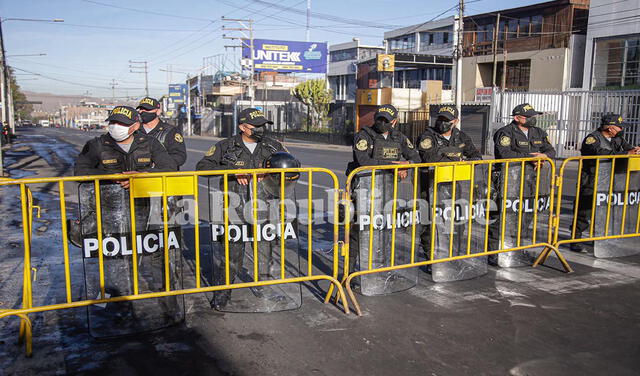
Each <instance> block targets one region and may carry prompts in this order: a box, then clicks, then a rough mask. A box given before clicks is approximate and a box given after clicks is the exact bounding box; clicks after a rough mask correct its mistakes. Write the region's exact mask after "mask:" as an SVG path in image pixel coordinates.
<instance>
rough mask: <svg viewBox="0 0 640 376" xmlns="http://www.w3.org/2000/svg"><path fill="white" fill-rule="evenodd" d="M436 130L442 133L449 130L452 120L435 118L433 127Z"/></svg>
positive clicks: (451, 126)
mask: <svg viewBox="0 0 640 376" xmlns="http://www.w3.org/2000/svg"><path fill="white" fill-rule="evenodd" d="M433 128H434V129H435V130H436V132H438V133H439V134H444V133H447V132H449V131H450V130H451V128H453V121H446V120H443V119H438V120H436V124H435V126H434V127H433Z"/></svg>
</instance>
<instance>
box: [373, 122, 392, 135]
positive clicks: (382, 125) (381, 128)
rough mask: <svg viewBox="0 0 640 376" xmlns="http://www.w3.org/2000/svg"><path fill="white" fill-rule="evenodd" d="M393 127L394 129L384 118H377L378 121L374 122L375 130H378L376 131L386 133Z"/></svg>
mask: <svg viewBox="0 0 640 376" xmlns="http://www.w3.org/2000/svg"><path fill="white" fill-rule="evenodd" d="M391 129H393V127H392V126H391V123H389V122H388V121H384V120H383V119H382V118H377V119H376V122H375V123H373V130H374V131H376V133H380V134H382V133H386V132H389V131H391Z"/></svg>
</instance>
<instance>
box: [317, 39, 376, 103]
mask: <svg viewBox="0 0 640 376" xmlns="http://www.w3.org/2000/svg"><path fill="white" fill-rule="evenodd" d="M379 53H384V47H376V46H367V45H363V44H360V39H358V38H353V41H351V42H347V43H340V44H335V45H332V46H329V71H328V72H327V75H328V77H329V88H330V89H331V90H332V91H333V98H334V101H335V102H336V103H354V101H355V99H356V63H357V62H358V61H360V60H368V59H371V58H373V57H375V56H376V55H377V54H379Z"/></svg>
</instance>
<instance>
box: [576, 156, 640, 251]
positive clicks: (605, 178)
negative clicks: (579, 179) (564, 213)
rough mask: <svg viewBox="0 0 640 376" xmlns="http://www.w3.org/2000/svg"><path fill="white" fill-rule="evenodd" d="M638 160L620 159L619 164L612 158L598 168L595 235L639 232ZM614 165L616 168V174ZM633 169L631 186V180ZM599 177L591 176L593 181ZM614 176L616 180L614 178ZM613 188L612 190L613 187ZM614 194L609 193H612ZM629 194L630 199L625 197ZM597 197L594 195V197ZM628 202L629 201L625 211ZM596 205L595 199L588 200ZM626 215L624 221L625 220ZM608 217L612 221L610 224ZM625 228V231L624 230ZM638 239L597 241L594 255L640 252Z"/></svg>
mask: <svg viewBox="0 0 640 376" xmlns="http://www.w3.org/2000/svg"><path fill="white" fill-rule="evenodd" d="M636 163H637V162H636V160H629V161H627V160H626V159H616V160H615V166H613V164H612V162H611V161H610V160H607V161H601V162H600V164H599V167H598V182H597V183H598V184H597V189H596V196H595V213H594V215H593V222H594V227H593V228H594V232H593V235H594V237H596V236H611V235H619V234H622V233H624V234H633V233H635V232H636V225H637V218H638V214H640V213H639V212H638V209H639V207H638V198H639V197H638V192H639V191H640V171H638V169H636V167H635V166H636ZM612 168H614V169H615V172H614V173H613V177H612V176H611V173H612ZM627 169H628V170H629V186H628V188H627V189H625V186H626V182H627ZM594 178H595V176H592V177H591V179H590V180H591V182H593V181H594ZM612 178H613V179H612ZM610 188H611V189H610ZM610 192H611V194H610V195H609V193H610ZM625 196H626V198H625ZM590 198H591V199H593V196H591V197H590ZM625 202H626V204H627V206H626V211H625ZM588 205H589V206H591V205H593V201H592V202H589V203H588ZM623 216H624V223H623V222H622V221H623ZM607 217H608V219H609V223H608V224H607ZM623 229H624V231H623ZM637 242H638V241H637V239H634V238H626V239H624V238H620V239H605V240H596V241H595V242H594V246H593V254H594V256H595V257H597V258H612V257H624V256H631V255H635V254H638V253H640V247H638V245H637Z"/></svg>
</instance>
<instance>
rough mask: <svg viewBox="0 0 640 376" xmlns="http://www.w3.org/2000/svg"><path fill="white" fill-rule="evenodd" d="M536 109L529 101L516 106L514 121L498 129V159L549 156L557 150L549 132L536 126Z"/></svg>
mask: <svg viewBox="0 0 640 376" xmlns="http://www.w3.org/2000/svg"><path fill="white" fill-rule="evenodd" d="M541 114H542V112H539V111H536V110H534V109H533V107H532V106H531V105H530V104H528V103H523V104H521V105H518V106H516V107H515V108H514V109H513V111H512V113H511V115H513V121H512V122H511V123H510V124H508V125H506V126H504V127H502V128H500V129H498V130H497V131H496V133H495V135H494V136H493V140H494V143H495V145H494V152H495V153H494V154H495V157H496V159H508V158H531V157H549V158H551V159H553V158H554V157H555V156H556V151H555V149H554V148H553V146H552V145H551V143H550V142H549V137H548V136H547V132H545V131H544V130H542V129H540V128H538V127H536V122H537V120H536V116H537V115H541Z"/></svg>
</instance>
